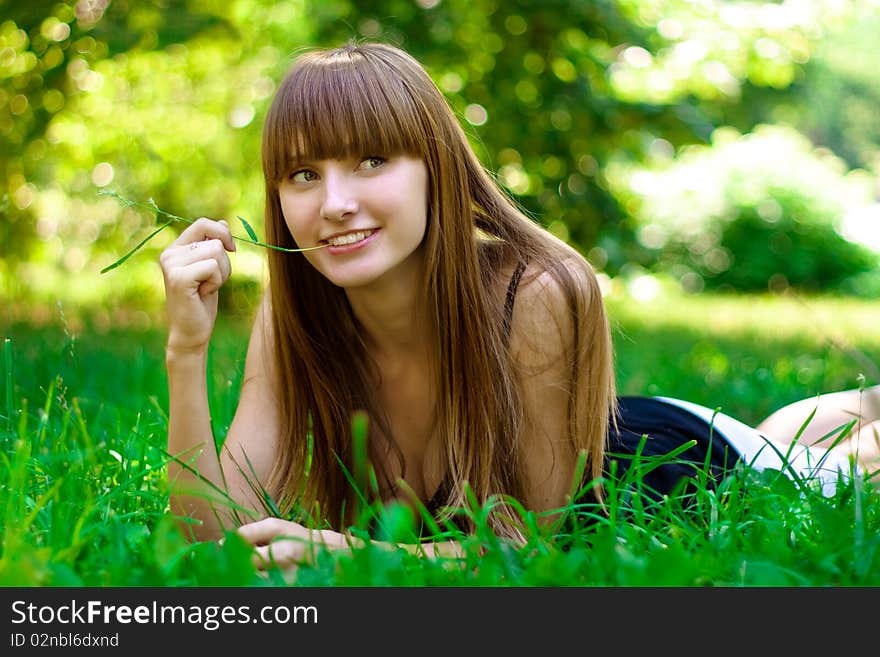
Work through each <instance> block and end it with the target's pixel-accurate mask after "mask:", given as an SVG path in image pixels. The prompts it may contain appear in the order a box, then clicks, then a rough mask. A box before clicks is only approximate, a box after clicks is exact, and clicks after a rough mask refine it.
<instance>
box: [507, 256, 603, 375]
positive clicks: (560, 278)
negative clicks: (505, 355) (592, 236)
mask: <svg viewBox="0 0 880 657" xmlns="http://www.w3.org/2000/svg"><path fill="white" fill-rule="evenodd" d="M584 264H585V263H581V262H578V260H577V259H574V258H572V259H564V260H560V261H557V263H555V266H553V267H548V266H546V265H545V264H543V263H541V262H535V261H530V262H529V263H528V264H527V265H525V267H524V268H523V269H521V275H520V277H519V278H520V280H519V284H518V285H517V288H516V290H515V294H514V296H513V300H512V303H513V305H512V314H511V318H510V329H511V330H510V344H511V351H512V353H513V354H514V356H515V357H516V358H517V360H518V361H519V362H520V363H521V364H525V365H529V366H537V365H547V364H549V363H550V362H553V361H557V360H558V359H559V358H560V357H562V356H564V354H566V353H568V350H569V348H570V346H571V345H572V343H573V340H574V333H575V330H576V324H577V322H576V321H574V319H575V316H576V309H577V306H578V302H577V298H578V297H580V296H583V295H584V293H585V292H586V291H587V290H586V288H587V278H588V277H589V276H590V275H591V272H590V271H588V270H586V269H584ZM586 266H587V267H589V265H586ZM515 272H516V268H515V267H514V268H513V269H512V270H511V275H515Z"/></svg>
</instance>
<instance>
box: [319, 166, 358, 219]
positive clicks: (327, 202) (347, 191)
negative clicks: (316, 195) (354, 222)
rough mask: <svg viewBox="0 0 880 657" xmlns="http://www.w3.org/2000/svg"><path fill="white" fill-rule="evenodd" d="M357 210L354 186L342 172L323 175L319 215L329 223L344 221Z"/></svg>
mask: <svg viewBox="0 0 880 657" xmlns="http://www.w3.org/2000/svg"><path fill="white" fill-rule="evenodd" d="M357 210H358V202H357V198H356V194H355V189H354V185H353V184H352V182H351V181H350V180H349V179H348V177H347V176H346V175H345V174H344V173H342V172H335V171H332V170H330V171H327V172H325V174H324V203H323V204H322V206H321V215H322V216H323V217H324V218H325V219H329V220H330V221H345V220H346V219H347V218H348V217H349V215H353V214H355V213H356V212H357Z"/></svg>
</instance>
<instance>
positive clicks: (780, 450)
mask: <svg viewBox="0 0 880 657" xmlns="http://www.w3.org/2000/svg"><path fill="white" fill-rule="evenodd" d="M619 409H620V412H619V416H618V430H617V432H614V431H612V434H611V438H610V441H609V449H608V458H607V460H606V469H607V471H608V472H609V474H613V475H614V476H615V477H616V478H618V479H621V478H622V480H624V481H625V480H626V477H625V475H626V473H627V472H628V471H629V469H630V468H632V467H633V465H634V464H636V466H635V467H637V468H640V469H641V471H642V472H641V476H640V477H639V479H640V480H641V485H642V487H643V489H644V491H645V492H646V493H647V494H648V495H650V496H651V497H655V498H656V497H662V496H663V495H670V494H673V493H675V492H677V491H680V490H681V488H682V486H683V484H686V483H687V481H688V480H692V479H693V478H695V477H697V478H699V477H704V478H706V481H707V483H708V484H709V485H710V486H711V485H713V484H715V483H717V482H719V481H721V479H723V478H724V477H725V476H726V475H728V474H730V472H731V471H732V469H733V468H734V467H735V466H736V465H737V464H738V463H744V464H748V465H749V466H750V467H752V468H754V469H756V470H763V469H768V468H772V469H776V470H780V471H784V472H786V473H787V474H789V475H791V473H792V472H797V473H798V474H799V475H803V476H811V477H815V478H817V479H818V480H819V481H820V482H821V485H822V487H823V491H824V492H825V493H826V494H833V493H834V490H835V488H836V485H837V480H838V477H839V475H840V472H841V471H842V472H849V464H848V463H847V462H845V461H844V460H843V459H841V458H839V457H838V456H837V455H832V454H829V453H827V452H823V451H821V450H817V449H814V448H808V447H804V446H800V445H799V446H797V447H796V448H794V449H791V450H790V449H789V446H788V445H787V444H786V443H784V442H780V441H778V440H775V439H772V438H770V437H767V436H764V435H763V434H761V433H759V432H758V431H757V430H756V429H754V428H753V427H750V426H748V425H746V424H743V423H742V422H740V421H738V420H736V419H734V418H732V417H730V416H729V415H726V414H724V413H720V412H717V411H713V410H712V409H709V408H707V407H705V406H700V405H697V404H693V403H690V402H685V401H681V400H677V399H670V398H661V397H621V398H620V399H619ZM689 441H693V444H692V445H688V446H687V447H684V446H685V445H686V444H688V443H689ZM670 454H674V456H670ZM658 464H659V465H658ZM654 466H656V467H654ZM630 479H632V477H630Z"/></svg>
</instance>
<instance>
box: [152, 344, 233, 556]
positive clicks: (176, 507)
mask: <svg viewBox="0 0 880 657" xmlns="http://www.w3.org/2000/svg"><path fill="white" fill-rule="evenodd" d="M165 364H166V368H167V371H168V393H169V404H168V453H169V454H170V456H171V460H170V461H169V463H168V482H169V490H170V501H171V509H172V511H173V512H174V513H176V514H178V515H179V516H182V518H183V520H182V522H181V525H182V527H183V529H184V531H185V533H186V534H187V535H189V536H190V537H192V538H195V539H197V540H209V539H213V538H216V537H218V536H219V535H220V534H221V533H222V529H221V527H220V523H219V521H218V519H217V517H216V516H217V514H220V517H221V518H223V517H224V516H225V514H223V509H224V508H225V505H224V502H223V499H222V497H223V496H222V493H221V492H220V491H218V490H217V488H219V489H221V490H225V486H224V485H223V476H222V471H221V468H220V462H219V460H218V458H217V449H216V447H215V445H214V435H213V432H212V430H211V413H210V408H209V406H208V392H207V350H198V351H183V352H180V351H174V350H173V349H168V350H167V352H166V357H165ZM187 518H191V519H192V520H186V519H187Z"/></svg>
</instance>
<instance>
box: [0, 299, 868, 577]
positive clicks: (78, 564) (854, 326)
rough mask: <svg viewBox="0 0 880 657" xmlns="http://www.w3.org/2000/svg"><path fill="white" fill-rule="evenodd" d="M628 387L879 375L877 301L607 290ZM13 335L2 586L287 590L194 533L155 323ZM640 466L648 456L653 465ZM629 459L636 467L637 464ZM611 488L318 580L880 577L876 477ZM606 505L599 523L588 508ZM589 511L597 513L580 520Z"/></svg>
mask: <svg viewBox="0 0 880 657" xmlns="http://www.w3.org/2000/svg"><path fill="white" fill-rule="evenodd" d="M609 309H610V312H611V316H612V319H613V324H614V331H615V336H616V339H617V363H618V377H619V384H620V389H621V391H622V392H625V393H633V394H665V395H673V396H681V397H684V398H687V399H691V400H693V401H697V402H700V403H704V404H706V405H708V406H711V407H715V406H720V407H722V408H723V409H724V410H725V411H726V412H729V413H731V414H734V415H737V416H739V417H741V418H743V419H745V420H746V421H749V422H757V421H758V420H760V419H761V418H762V417H763V416H764V415H766V414H767V413H769V412H770V411H771V410H773V409H774V408H776V407H778V406H781V405H783V404H785V403H787V402H790V401H793V400H795V399H798V398H802V397H806V396H810V395H814V394H817V393H818V392H821V391H826V390H833V389H840V388H847V387H854V386H856V385H857V382H858V376H859V375H860V374H862V375H864V376H865V377H866V378H867V381H868V383H877V382H878V381H877V380H876V378H875V370H872V369H871V368H872V367H874V363H876V362H877V361H878V358H877V357H878V355H880V322H878V320H880V310H878V309H877V308H876V307H873V306H872V305H871V304H868V303H865V302H855V301H839V300H833V299H828V300H815V299H814V300H811V301H808V302H807V305H806V306H805V305H803V304H802V303H800V302H797V301H796V300H792V299H778V298H776V299H774V298H770V297H767V298H754V297H750V298H736V297H723V296H702V297H677V296H673V297H666V298H665V299H662V300H659V301H655V302H651V303H636V302H634V301H633V300H631V299H626V298H623V297H612V298H610V299H609ZM58 320H59V321H57V322H53V323H50V324H48V325H43V326H38V325H34V324H26V323H16V324H14V325H13V326H11V327H9V330H8V332H7V333H6V336H5V337H6V338H8V340H7V341H6V342H5V343H4V352H3V369H2V372H0V374H2V385H3V392H2V394H0V403H2V404H3V407H2V409H0V529H2V536H0V585H4V586H11V585H25V586H38V585H39V586H63V585H85V586H209V585H210V586H215V585H232V586H237V585H254V586H257V585H282V584H285V583H286V582H288V581H290V580H289V578H288V579H287V580H285V579H284V578H283V577H282V576H281V575H280V574H278V573H274V574H272V575H271V576H270V577H269V578H268V579H267V578H263V577H260V576H258V575H257V574H256V573H255V571H254V569H253V567H252V566H251V564H250V551H249V549H248V548H247V546H245V545H243V544H242V543H241V542H240V541H238V540H235V538H234V535H230V538H229V539H228V540H226V541H225V542H224V543H223V545H222V546H220V545H218V544H216V543H199V544H194V545H193V544H189V543H187V542H186V541H185V540H184V539H183V537H182V535H181V534H180V532H179V530H178V528H177V525H176V523H175V521H174V518H173V517H172V516H171V515H170V514H169V513H168V510H167V492H166V490H165V481H164V474H163V467H164V464H165V463H166V461H167V456H166V455H165V452H164V450H163V446H164V442H165V432H166V428H167V417H166V409H167V400H166V395H167V387H166V382H165V376H164V367H163V358H164V355H163V343H164V334H163V332H162V330H161V328H145V329H133V328H132V329H124V328H116V329H111V330H105V331H97V330H96V329H94V328H90V327H89V325H88V323H86V324H82V325H80V324H79V323H78V322H73V321H71V323H72V324H74V325H75V326H76V328H75V329H73V328H70V326H69V325H67V324H66V320H64V321H61V316H60V315H59V317H58ZM247 329H248V327H247V323H246V322H244V321H235V322H232V323H228V324H223V325H221V326H219V327H218V330H217V333H216V335H215V340H214V342H213V344H212V351H211V372H212V376H211V380H210V392H209V396H210V402H211V406H212V409H213V414H214V426H215V429H216V431H217V433H218V434H219V435H222V434H223V433H225V431H226V429H227V427H228V425H229V422H230V421H231V419H232V415H233V413H234V409H235V404H236V401H237V394H238V386H239V384H240V380H241V372H242V366H243V358H244V354H245V351H246V340H247ZM643 465H645V467H647V466H648V465H649V464H643ZM634 471H635V469H633V470H631V471H630V472H634ZM638 485H639V481H638V479H637V478H632V475H630V478H628V479H624V480H622V481H619V482H618V481H611V482H609V489H610V496H609V507H608V508H609V517H608V518H605V517H604V516H596V514H595V512H596V510H595V509H592V508H589V507H584V508H576V509H573V510H572V516H575V517H577V518H578V519H579V520H578V521H576V522H570V523H568V524H566V525H565V526H564V527H562V528H557V530H556V531H551V528H549V527H544V526H542V525H540V524H539V523H538V522H537V518H536V517H535V516H534V514H528V513H524V520H525V521H526V524H527V525H529V526H531V527H532V530H531V532H530V535H529V541H528V544H527V545H526V546H524V547H521V548H515V547H514V546H512V545H510V544H508V543H505V542H503V541H499V540H497V539H496V538H495V537H494V536H493V535H492V534H491V533H490V532H488V531H487V530H486V528H485V523H483V522H480V518H481V517H483V516H485V513H486V512H487V509H486V508H475V509H471V510H469V511H467V512H469V513H473V514H474V517H475V518H476V520H477V523H478V531H477V532H476V534H475V535H473V536H469V537H463V536H462V537H459V538H460V539H461V540H462V544H463V548H464V554H465V556H464V558H463V560H462V561H460V562H459V561H454V560H450V559H424V558H421V557H418V556H414V555H413V554H411V553H410V552H409V551H407V550H404V549H399V550H395V549H384V548H376V547H367V548H362V549H357V550H354V551H353V552H352V553H351V554H343V553H319V554H318V555H317V558H316V561H315V563H314V564H312V565H309V566H303V567H301V568H300V569H299V570H298V571H297V572H296V574H295V583H296V584H300V585H312V586H356V585H366V586H388V585H392V586H422V585H431V586H446V585H455V586H462V585H463V586H471V585H474V586H498V585H510V586H532V585H549V586H583V585H591V586H592V585H610V586H631V585H639V586H643V585H647V586H652V585H670V586H705V585H713V586H744V585H745V586H749V585H768V586H776V585H784V586H827V585H832V586H836V585H844V586H847V585H855V586H867V585H870V586H876V585H878V584H880V555H878V550H880V502H878V500H880V494H878V493H876V492H875V491H873V490H872V489H870V488H869V487H868V486H867V485H866V484H864V483H863V482H861V483H858V482H850V483H849V484H847V485H845V486H842V487H841V488H840V489H839V490H838V493H837V494H836V495H835V496H833V497H829V498H826V497H823V496H822V495H821V494H819V493H818V492H817V490H816V487H815V485H813V484H812V483H811V482H808V481H807V482H803V481H792V480H790V479H788V478H787V477H784V476H781V475H779V474H778V473H774V472H766V473H762V474H757V473H753V472H749V471H742V472H739V473H737V474H735V475H734V476H732V477H730V478H729V479H727V480H725V481H724V482H722V483H721V484H720V485H719V486H718V487H716V488H714V489H712V488H710V487H705V486H704V487H698V490H697V493H696V494H695V496H694V498H693V502H692V504H690V505H687V506H686V505H683V504H681V503H680V502H679V501H677V500H675V499H671V500H666V501H665V502H664V503H662V504H658V503H652V502H651V501H650V499H649V498H647V497H642V496H640V495H638V494H637V492H634V491H637V489H638ZM368 511H372V512H373V513H374V514H375V524H376V526H377V527H378V530H377V531H378V536H379V537H380V538H385V539H388V540H391V541H395V540H405V539H407V538H411V535H412V532H413V528H412V523H411V522H410V518H409V516H408V514H407V513H406V512H404V511H403V510H402V509H401V508H400V507H396V506H391V507H389V508H388V509H387V510H386V509H368ZM594 516H595V517H594ZM587 518H593V522H583V520H585V519H587Z"/></svg>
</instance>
